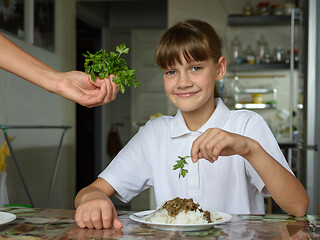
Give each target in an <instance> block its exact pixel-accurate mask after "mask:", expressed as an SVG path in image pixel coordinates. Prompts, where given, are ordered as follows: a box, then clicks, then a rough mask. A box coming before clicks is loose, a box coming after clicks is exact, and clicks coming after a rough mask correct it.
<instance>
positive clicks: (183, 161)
mask: <svg viewBox="0 0 320 240" xmlns="http://www.w3.org/2000/svg"><path fill="white" fill-rule="evenodd" d="M189 157H190V156H185V157H180V156H178V158H180V159H179V160H177V161H176V162H177V163H176V164H175V165H173V170H177V169H180V172H179V178H180V177H181V176H182V177H185V176H186V174H187V173H188V170H187V169H184V165H185V164H188V163H187V161H186V158H189Z"/></svg>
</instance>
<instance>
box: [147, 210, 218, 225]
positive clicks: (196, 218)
mask: <svg viewBox="0 0 320 240" xmlns="http://www.w3.org/2000/svg"><path fill="white" fill-rule="evenodd" d="M210 219H211V221H212V222H213V223H214V222H217V221H218V220H219V219H221V216H220V215H219V214H218V213H216V212H210ZM146 220H147V221H148V222H152V223H167V224H207V223H208V221H207V220H206V219H205V217H204V212H200V211H199V210H198V209H197V210H195V211H182V212H180V213H178V214H177V215H176V216H175V217H171V216H169V214H168V212H167V210H166V209H160V210H158V211H156V212H155V213H154V214H153V215H152V216H151V217H148V218H147V219H146Z"/></svg>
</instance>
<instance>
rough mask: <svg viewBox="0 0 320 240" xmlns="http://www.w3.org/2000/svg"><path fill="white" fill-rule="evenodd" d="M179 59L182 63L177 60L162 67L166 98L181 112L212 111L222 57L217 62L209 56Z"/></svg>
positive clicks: (220, 75)
mask: <svg viewBox="0 0 320 240" xmlns="http://www.w3.org/2000/svg"><path fill="white" fill-rule="evenodd" d="M180 59H181V60H182V61H181V62H182V64H179V63H178V62H177V63H176V64H175V65H174V66H171V67H169V68H168V69H163V80H164V89H165V91H166V94H167V96H168V98H169V99H170V101H172V103H173V104H174V105H176V106H177V107H178V108H179V109H180V110H181V111H182V112H193V111H199V110H201V109H205V110H208V111H213V110H214V101H213V99H214V85H215V81H216V80H219V79H222V78H223V76H224V73H225V65H224V69H223V71H221V64H222V65H223V64H225V59H224V57H221V58H220V59H219V62H218V63H214V62H213V60H212V59H211V58H209V59H208V60H205V61H200V62H199V61H191V62H189V63H188V62H187V61H186V60H185V58H184V57H183V56H180ZM222 67H223V66H222Z"/></svg>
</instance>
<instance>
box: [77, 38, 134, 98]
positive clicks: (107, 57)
mask: <svg viewBox="0 0 320 240" xmlns="http://www.w3.org/2000/svg"><path fill="white" fill-rule="evenodd" d="M116 51H117V53H115V52H110V53H109V54H108V53H107V52H106V51H105V50H104V49H101V50H99V51H98V52H96V53H95V54H92V53H90V52H89V51H87V54H83V56H84V57H85V58H86V59H85V62H84V69H85V72H86V73H89V74H90V75H91V79H92V80H93V81H95V76H98V77H99V79H104V78H107V77H108V76H109V75H110V74H114V75H115V77H114V78H113V81H114V82H115V83H116V84H117V85H118V87H119V89H120V91H121V92H122V93H124V92H125V85H126V86H128V87H130V85H131V84H133V86H134V87H138V86H139V82H138V81H135V79H136V75H135V73H134V69H132V70H129V69H128V67H127V62H126V61H125V60H124V59H123V58H120V56H121V55H122V54H127V53H129V48H127V47H126V45H125V44H124V43H122V44H120V45H119V46H117V47H116Z"/></svg>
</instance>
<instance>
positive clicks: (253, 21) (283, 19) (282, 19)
mask: <svg viewBox="0 0 320 240" xmlns="http://www.w3.org/2000/svg"><path fill="white" fill-rule="evenodd" d="M295 20H298V18H297V17H296V19H295ZM290 23H291V16H287V15H281V16H273V15H269V16H243V15H241V14H232V15H229V16H228V25H229V26H261V25H263V26H267V25H290Z"/></svg>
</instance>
